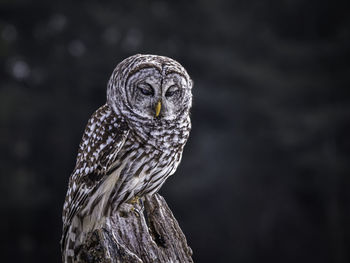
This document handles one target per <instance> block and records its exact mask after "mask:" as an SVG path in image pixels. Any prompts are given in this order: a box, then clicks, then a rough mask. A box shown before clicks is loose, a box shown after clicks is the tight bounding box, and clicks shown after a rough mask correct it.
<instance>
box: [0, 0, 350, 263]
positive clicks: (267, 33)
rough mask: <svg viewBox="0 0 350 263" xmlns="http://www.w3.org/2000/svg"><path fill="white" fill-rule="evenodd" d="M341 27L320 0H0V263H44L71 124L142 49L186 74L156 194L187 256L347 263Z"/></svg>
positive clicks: (73, 144) (72, 138) (348, 40)
mask: <svg viewBox="0 0 350 263" xmlns="http://www.w3.org/2000/svg"><path fill="white" fill-rule="evenodd" d="M127 2H128V3H127ZM349 22H350V21H349V9H347V8H346V6H345V5H344V4H342V3H339V2H336V1H333V2H332V3H330V2H325V1H316V0H311V1H301V0H293V1H292V0H280V1H271V0H266V1H261V0H253V1H243V0H239V1H238V0H235V1H209V0H206V1H205V0H204V1H184V0H183V1H171V2H170V1H168V2H166V1H138V0H134V1H123V2H122V1H119V2H118V1H114V2H107V1H74V3H73V1H55V2H50V1H27V0H22V1H21V0H17V1H14V0H11V1H10V0H7V1H1V2H0V58H1V65H0V66H1V71H0V132H1V133H0V147H1V151H0V156H1V165H0V173H1V176H0V197H1V198H0V208H1V219H0V220H1V221H0V229H1V235H0V247H1V256H0V257H1V258H0V261H1V262H60V251H59V239H60V235H61V210H62V205H63V200H64V197H65V192H66V188H67V182H68V178H69V175H70V173H71V171H72V170H73V167H74V164H75V157H76V153H77V147H78V144H79V142H80V138H81V135H82V132H83V130H84V127H85V124H86V122H87V120H88V118H89V117H90V115H91V114H92V113H93V112H94V111H95V110H96V109H97V108H98V107H99V106H100V105H102V104H104V103H105V97H106V83H107V80H108V78H109V76H110V74H111V72H112V71H113V69H114V67H115V66H116V65H117V63H119V62H120V61H121V60H122V59H124V58H126V57H128V56H129V55H133V54H135V53H151V54H159V55H166V56H169V57H172V58H175V59H177V60H178V61H180V62H181V63H182V64H183V65H184V66H185V67H186V69H187V70H188V72H189V73H190V75H191V76H192V78H193V80H194V83H195V86H194V90H193V92H194V105H193V111H192V120H193V130H192V133H191V137H190V140H189V142H188V144H187V146H186V148H185V152H184V156H183V161H182V163H181V166H180V167H179V169H178V171H177V172H176V174H175V175H174V176H173V177H171V178H170V179H169V180H168V181H167V183H166V184H165V185H164V187H163V188H162V189H161V193H162V194H163V195H164V196H165V198H166V199H167V201H168V203H169V205H170V207H171V208H172V210H173V212H174V214H175V215H176V217H177V219H178V221H179V223H180V225H181V226H182V228H183V231H184V232H185V234H186V236H187V239H188V242H189V245H190V246H191V247H192V249H193V251H194V255H193V258H194V260H195V262H319V263H321V262H322V263H323V262H336V263H338V262H339V263H340V262H349V260H350V255H349V248H350V224H349V223H350V208H349V202H350V191H349V186H350V179H349V176H350V173H349V171H350V164H349V151H348V150H349V147H350V138H349V130H350V129H349V128H350V124H349V120H350V119H349V115H350V104H349V102H350V99H349V97H347V96H346V89H348V88H349V85H348V84H349V81H348V80H349V74H350V66H349V58H350V56H349V51H348V47H349V45H350V32H349V30H348V26H349V25H350V23H349Z"/></svg>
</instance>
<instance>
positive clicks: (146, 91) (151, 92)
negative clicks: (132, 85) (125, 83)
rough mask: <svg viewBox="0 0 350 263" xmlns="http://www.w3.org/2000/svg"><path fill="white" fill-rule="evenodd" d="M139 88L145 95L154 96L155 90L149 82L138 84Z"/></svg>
mask: <svg viewBox="0 0 350 263" xmlns="http://www.w3.org/2000/svg"><path fill="white" fill-rule="evenodd" d="M137 88H138V89H139V90H140V91H141V93H142V94H143V95H145V96H153V95H154V90H153V88H152V86H151V85H149V84H147V83H142V84H140V85H138V86H137Z"/></svg>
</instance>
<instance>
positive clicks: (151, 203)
mask: <svg viewBox="0 0 350 263" xmlns="http://www.w3.org/2000/svg"><path fill="white" fill-rule="evenodd" d="M141 203H142V204H141ZM141 203H139V204H134V205H131V204H124V205H122V206H121V207H120V209H118V211H117V212H116V213H115V214H113V215H112V217H111V220H110V224H106V225H104V227H103V228H101V229H97V230H95V231H93V232H91V233H89V235H88V238H87V240H86V242H85V243H84V244H83V246H82V247H81V249H80V250H79V253H78V257H77V258H78V262H79V263H107V262H108V263H117V262H118V263H121V262H123V263H124V262H132V263H133V262H135V263H138V262H140V263H142V262H144V263H146V262H181V263H182V262H193V260H192V258H191V256H192V250H191V248H190V247H189V246H188V245H187V241H186V238H185V235H184V234H183V233H182V231H181V229H180V227H179V224H178V223H177V221H176V219H175V218H174V215H173V213H172V212H171V210H170V209H169V207H168V205H167V204H166V202H165V200H164V198H163V197H162V196H160V195H159V194H155V195H153V196H150V197H145V198H143V200H142V202H141Z"/></svg>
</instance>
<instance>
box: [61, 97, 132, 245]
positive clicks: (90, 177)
mask: <svg viewBox="0 0 350 263" xmlns="http://www.w3.org/2000/svg"><path fill="white" fill-rule="evenodd" d="M127 136H128V127H127V125H126V124H125V123H124V122H123V121H122V119H121V118H118V116H116V114H115V113H114V112H113V111H112V110H111V109H110V108H109V106H108V105H107V104H105V105H103V106H102V107H100V108H99V109H98V110H97V111H95V113H94V114H93V115H92V116H91V118H90V120H89V122H88V124H87V126H86V128H85V131H84V135H83V138H82V141H81V143H80V145H79V152H78V156H77V162H76V166H75V169H74V171H73V173H72V175H71V177H70V179H69V187H68V191H67V195H66V200H65V203H64V207H63V215H62V217H63V218H62V219H63V236H62V240H61V245H62V247H64V242H65V239H66V233H67V230H68V228H69V225H70V224H71V222H72V219H73V217H74V215H76V214H77V213H78V212H79V211H80V209H81V208H82V205H83V204H84V202H85V201H86V200H87V199H88V198H89V196H90V194H91V192H92V191H93V190H94V189H95V188H96V187H97V186H98V185H99V184H100V183H101V182H102V181H103V180H104V179H105V176H106V173H107V170H108V169H109V166H110V165H111V164H112V163H113V162H114V161H115V159H116V156H117V154H118V152H119V150H120V149H121V148H122V146H123V144H124V142H125V140H126V138H127Z"/></svg>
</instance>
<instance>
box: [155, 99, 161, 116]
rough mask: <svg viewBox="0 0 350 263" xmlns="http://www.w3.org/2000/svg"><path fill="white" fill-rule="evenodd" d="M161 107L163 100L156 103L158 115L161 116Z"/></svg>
mask: <svg viewBox="0 0 350 263" xmlns="http://www.w3.org/2000/svg"><path fill="white" fill-rule="evenodd" d="M161 108H162V103H161V101H158V102H157V104H156V117H158V116H159V113H160V110H161Z"/></svg>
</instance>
